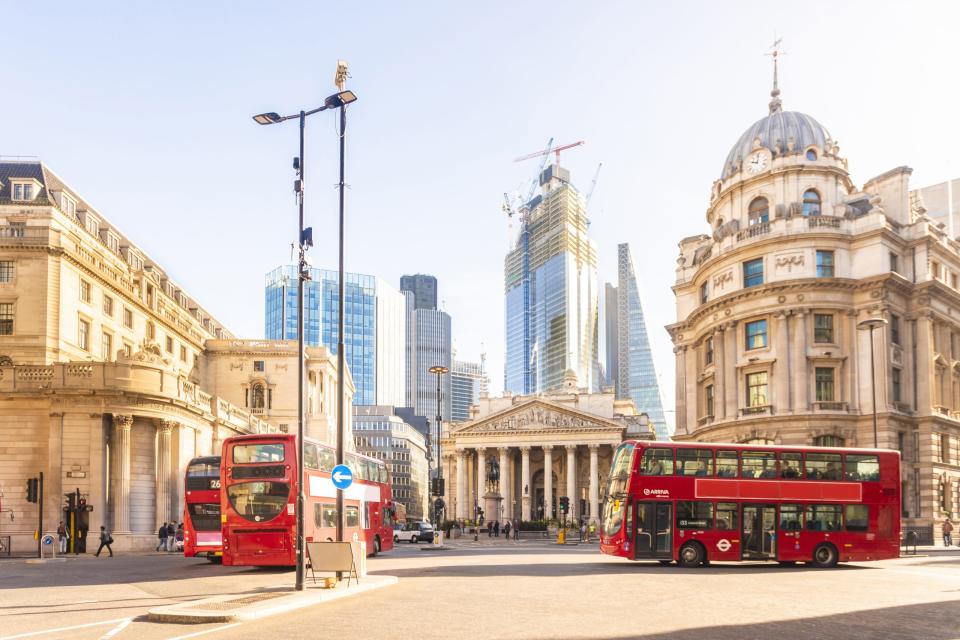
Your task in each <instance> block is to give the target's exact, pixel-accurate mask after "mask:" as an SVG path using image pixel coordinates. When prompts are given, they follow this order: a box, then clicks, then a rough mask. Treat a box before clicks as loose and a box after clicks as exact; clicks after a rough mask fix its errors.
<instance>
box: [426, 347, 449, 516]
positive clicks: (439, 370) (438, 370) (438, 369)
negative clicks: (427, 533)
mask: <svg viewBox="0 0 960 640" xmlns="http://www.w3.org/2000/svg"><path fill="white" fill-rule="evenodd" d="M449 372H450V369H448V368H446V367H444V366H443V365H439V364H438V365H435V366H432V367H430V373H435V374H437V482H436V486H435V487H434V491H433V494H434V495H435V496H436V498H437V500H436V502H435V503H434V510H433V511H434V517H435V518H436V520H437V522H436V525H437V526H440V524H441V522H440V511H441V506H440V505H441V504H442V500H443V498H442V496H443V494H444V490H443V456H442V455H441V453H440V438H442V437H443V431H442V425H443V417H442V412H441V410H440V376H442V375H443V374H445V373H449Z"/></svg>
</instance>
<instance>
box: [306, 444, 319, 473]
mask: <svg viewBox="0 0 960 640" xmlns="http://www.w3.org/2000/svg"><path fill="white" fill-rule="evenodd" d="M303 464H304V466H305V467H306V468H307V469H319V468H320V459H319V458H318V457H317V445H315V444H312V443H310V442H304V443H303Z"/></svg>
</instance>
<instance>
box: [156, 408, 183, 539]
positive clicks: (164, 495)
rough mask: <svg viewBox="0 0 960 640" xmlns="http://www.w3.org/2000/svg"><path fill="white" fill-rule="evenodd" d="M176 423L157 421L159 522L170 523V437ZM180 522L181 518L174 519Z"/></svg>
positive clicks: (157, 501)
mask: <svg viewBox="0 0 960 640" xmlns="http://www.w3.org/2000/svg"><path fill="white" fill-rule="evenodd" d="M176 424H177V423H176V422H174V421H172V420H158V421H157V463H156V465H157V500H156V505H157V517H156V521H157V522H169V521H170V518H171V515H172V514H171V513H170V490H171V489H172V488H173V486H174V485H173V482H172V481H171V472H170V455H171V453H170V435H171V433H172V432H173V428H174V426H176ZM174 519H176V520H179V518H174Z"/></svg>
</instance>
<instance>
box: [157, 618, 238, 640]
mask: <svg viewBox="0 0 960 640" xmlns="http://www.w3.org/2000/svg"><path fill="white" fill-rule="evenodd" d="M242 624H243V623H242V622H234V623H233V624H228V625H224V626H222V627H217V628H216V629H207V630H206V631H197V632H196V633H188V634H187V635H185V636H175V637H173V638H167V640H186V638H196V637H197V636H202V635H204V634H206V633H213V632H214V631H223V630H225V629H232V628H233V627H239V626H240V625H242Z"/></svg>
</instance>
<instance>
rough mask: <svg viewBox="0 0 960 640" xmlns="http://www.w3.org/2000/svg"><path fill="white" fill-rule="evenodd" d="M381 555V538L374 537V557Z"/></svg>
mask: <svg viewBox="0 0 960 640" xmlns="http://www.w3.org/2000/svg"><path fill="white" fill-rule="evenodd" d="M378 553H380V536H374V537H373V555H377V554H378Z"/></svg>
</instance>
